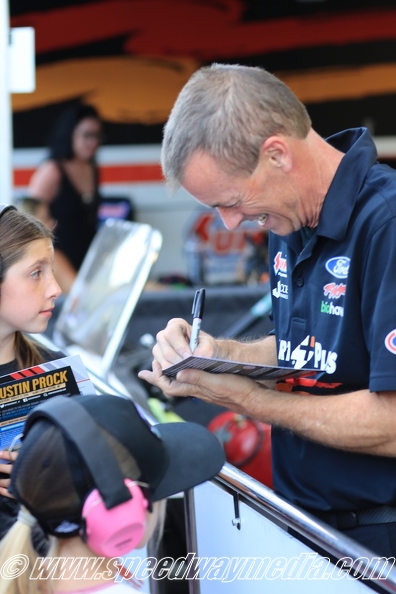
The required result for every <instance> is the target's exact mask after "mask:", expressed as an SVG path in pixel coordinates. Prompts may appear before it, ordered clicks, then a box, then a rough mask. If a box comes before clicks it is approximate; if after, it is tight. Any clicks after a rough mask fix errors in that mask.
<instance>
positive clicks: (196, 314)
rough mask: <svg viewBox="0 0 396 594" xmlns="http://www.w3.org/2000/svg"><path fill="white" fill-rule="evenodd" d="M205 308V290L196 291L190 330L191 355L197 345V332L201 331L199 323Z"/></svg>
mask: <svg viewBox="0 0 396 594" xmlns="http://www.w3.org/2000/svg"><path fill="white" fill-rule="evenodd" d="M204 306H205V289H198V291H196V293H195V296H194V301H193V306H192V312H191V313H192V316H193V323H192V329H191V338H190V349H191V352H192V353H193V352H194V350H195V348H196V346H197V344H198V336H199V331H200V329H201V321H202V316H203V312H204Z"/></svg>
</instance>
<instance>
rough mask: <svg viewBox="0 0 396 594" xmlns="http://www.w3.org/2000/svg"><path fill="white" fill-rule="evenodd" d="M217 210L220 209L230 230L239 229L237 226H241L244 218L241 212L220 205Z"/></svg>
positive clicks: (223, 219)
mask: <svg viewBox="0 0 396 594" xmlns="http://www.w3.org/2000/svg"><path fill="white" fill-rule="evenodd" d="M217 211H218V213H219V215H220V217H221V220H222V221H223V223H224V225H225V226H226V227H227V229H229V230H230V231H232V230H234V229H237V227H239V225H240V224H241V223H242V221H243V220H244V219H243V215H242V214H241V213H238V212H235V211H233V210H231V209H228V208H221V207H220V208H218V209H217Z"/></svg>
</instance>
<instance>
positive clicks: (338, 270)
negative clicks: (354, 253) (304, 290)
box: [326, 256, 351, 278]
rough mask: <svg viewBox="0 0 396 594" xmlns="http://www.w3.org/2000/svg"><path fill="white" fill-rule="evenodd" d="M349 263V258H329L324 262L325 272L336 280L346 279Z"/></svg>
mask: <svg viewBox="0 0 396 594" xmlns="http://www.w3.org/2000/svg"><path fill="white" fill-rule="evenodd" d="M350 262H351V260H350V258H347V257H346V256H338V257H337V258H331V259H330V260H327V262H326V270H328V271H329V272H330V274H332V275H333V276H335V277H336V278H348V272H349V264H350Z"/></svg>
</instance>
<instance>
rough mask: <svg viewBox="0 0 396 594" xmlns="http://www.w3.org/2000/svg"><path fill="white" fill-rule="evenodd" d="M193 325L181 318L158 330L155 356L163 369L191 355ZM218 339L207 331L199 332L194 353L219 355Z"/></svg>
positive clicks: (154, 350)
mask: <svg viewBox="0 0 396 594" xmlns="http://www.w3.org/2000/svg"><path fill="white" fill-rule="evenodd" d="M190 336H191V326H190V324H188V323H187V322H186V321H185V320H183V319H181V318H173V319H172V320H170V321H169V322H168V324H167V326H166V328H165V329H164V330H161V332H158V334H157V336H156V338H157V344H156V345H155V346H154V348H153V357H154V359H155V360H156V361H158V363H159V364H160V366H161V368H162V369H165V368H166V367H169V366H170V365H173V364H174V363H178V362H179V361H181V360H182V359H185V358H186V357H189V356H190V355H191V349H190ZM217 351H218V348H217V344H216V340H215V339H214V338H212V336H210V335H209V334H206V332H202V331H201V332H200V333H199V339H198V346H197V348H196V349H195V351H194V355H199V356H201V357H216V356H217Z"/></svg>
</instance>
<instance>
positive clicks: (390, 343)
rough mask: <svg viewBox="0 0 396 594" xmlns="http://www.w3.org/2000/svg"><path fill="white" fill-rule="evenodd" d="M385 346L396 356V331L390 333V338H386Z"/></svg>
mask: <svg viewBox="0 0 396 594" xmlns="http://www.w3.org/2000/svg"><path fill="white" fill-rule="evenodd" d="M385 346H386V348H387V349H388V351H390V352H391V353H393V354H394V355H396V329H395V330H392V332H389V334H388V336H387V337H386V338H385Z"/></svg>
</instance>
